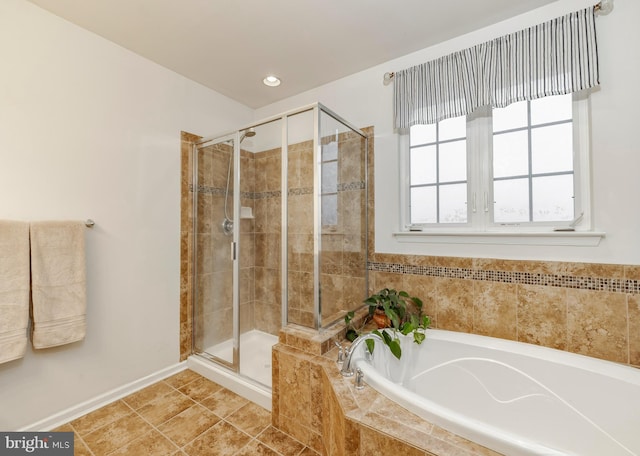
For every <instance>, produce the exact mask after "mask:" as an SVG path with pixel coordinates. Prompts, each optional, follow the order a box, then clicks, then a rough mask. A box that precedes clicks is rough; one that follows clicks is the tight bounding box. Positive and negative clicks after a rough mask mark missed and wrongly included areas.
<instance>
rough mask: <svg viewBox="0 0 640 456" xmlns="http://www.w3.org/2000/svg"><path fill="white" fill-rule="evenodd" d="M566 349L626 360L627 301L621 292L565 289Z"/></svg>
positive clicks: (613, 359)
mask: <svg viewBox="0 0 640 456" xmlns="http://www.w3.org/2000/svg"><path fill="white" fill-rule="evenodd" d="M567 298H568V299H567V302H568V308H567V332H568V347H567V349H568V350H569V351H572V352H575V353H580V354H583V355H588V356H594V357H596V358H603V359H608V360H611V361H617V362H621V363H627V362H628V361H629V352H628V332H627V331H628V328H627V302H626V297H625V295H623V294H621V293H607V292H597V291H587V290H569V291H568V292H567Z"/></svg>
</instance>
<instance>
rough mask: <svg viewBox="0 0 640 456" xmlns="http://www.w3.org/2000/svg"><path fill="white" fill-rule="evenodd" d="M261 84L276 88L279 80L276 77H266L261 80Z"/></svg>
mask: <svg viewBox="0 0 640 456" xmlns="http://www.w3.org/2000/svg"><path fill="white" fill-rule="evenodd" d="M262 83H263V84H264V85H267V86H269V87H278V86H279V85H280V79H278V78H277V77H276V76H267V77H266V78H264V79H263V80H262Z"/></svg>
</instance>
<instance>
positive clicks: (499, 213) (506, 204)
mask: <svg viewBox="0 0 640 456" xmlns="http://www.w3.org/2000/svg"><path fill="white" fill-rule="evenodd" d="M493 199H494V201H495V203H494V215H493V217H494V220H495V222H496V223H517V222H528V221H529V181H528V179H509V180H501V181H496V182H494V183H493Z"/></svg>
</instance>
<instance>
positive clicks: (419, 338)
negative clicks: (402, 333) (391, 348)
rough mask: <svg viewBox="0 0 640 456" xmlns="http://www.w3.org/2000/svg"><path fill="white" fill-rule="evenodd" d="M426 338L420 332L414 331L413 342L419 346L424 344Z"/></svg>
mask: <svg viewBox="0 0 640 456" xmlns="http://www.w3.org/2000/svg"><path fill="white" fill-rule="evenodd" d="M426 337H427V336H425V334H424V333H423V332H421V331H414V333H413V341H414V342H415V343H416V344H421V343H422V342H424V339H425V338H426Z"/></svg>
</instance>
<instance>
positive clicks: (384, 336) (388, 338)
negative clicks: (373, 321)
mask: <svg viewBox="0 0 640 456" xmlns="http://www.w3.org/2000/svg"><path fill="white" fill-rule="evenodd" d="M378 334H379V335H381V336H382V341H383V342H384V343H385V344H387V345H389V342H391V341H392V340H393V339H391V336H390V335H389V333H388V332H387V331H382V332H381V333H380V332H379V333H378Z"/></svg>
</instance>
